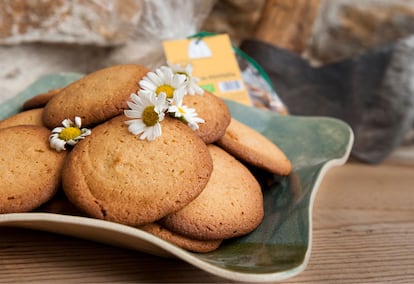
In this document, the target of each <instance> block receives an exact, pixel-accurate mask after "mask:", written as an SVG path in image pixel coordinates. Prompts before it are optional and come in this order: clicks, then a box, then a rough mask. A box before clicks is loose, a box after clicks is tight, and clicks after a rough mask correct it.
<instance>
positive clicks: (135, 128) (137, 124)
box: [128, 120, 146, 135]
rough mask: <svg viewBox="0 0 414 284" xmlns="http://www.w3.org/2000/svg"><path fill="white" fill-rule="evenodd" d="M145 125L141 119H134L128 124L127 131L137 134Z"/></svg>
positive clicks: (142, 130)
mask: <svg viewBox="0 0 414 284" xmlns="http://www.w3.org/2000/svg"><path fill="white" fill-rule="evenodd" d="M145 127H146V125H145V124H144V123H143V122H142V120H136V121H134V122H133V123H131V124H130V125H129V126H128V131H129V132H131V133H132V134H134V135H138V134H140V133H142V132H144V130H145Z"/></svg>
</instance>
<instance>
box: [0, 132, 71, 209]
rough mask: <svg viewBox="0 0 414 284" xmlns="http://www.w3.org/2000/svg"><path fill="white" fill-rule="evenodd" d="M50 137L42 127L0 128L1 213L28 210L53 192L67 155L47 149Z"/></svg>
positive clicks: (58, 182) (50, 196)
mask: <svg viewBox="0 0 414 284" xmlns="http://www.w3.org/2000/svg"><path fill="white" fill-rule="evenodd" d="M49 135H50V131H49V130H48V129H47V128H45V127H41V126H32V125H20V126H13V127H8V128H3V129H0V149H1V156H0V181H1V182H0V213H15V212H27V211H31V210H33V209H34V208H36V207H38V206H40V205H41V204H43V203H45V202H46V201H48V200H49V199H50V198H52V196H53V195H54V194H55V193H56V191H57V189H58V187H59V185H60V177H61V169H62V165H63V162H64V159H65V156H66V153H65V152H62V153H58V152H56V151H54V150H52V149H50V148H49V140H48V137H49Z"/></svg>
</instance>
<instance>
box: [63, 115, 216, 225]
mask: <svg viewBox="0 0 414 284" xmlns="http://www.w3.org/2000/svg"><path fill="white" fill-rule="evenodd" d="M126 120H128V119H127V117H125V116H124V115H120V116H117V117H115V118H113V119H111V120H109V121H107V122H105V123H103V124H100V125H99V126H96V127H95V128H94V129H93V130H92V134H91V135H90V136H88V137H86V138H85V139H84V140H82V141H80V142H79V143H78V144H77V145H76V146H75V147H74V148H73V150H72V151H71V153H70V154H69V155H68V158H67V162H66V163H65V170H64V172H63V189H64V191H65V193H66V195H67V196H68V199H69V201H70V202H72V203H73V204H75V205H76V206H77V207H79V208H80V209H81V210H83V211H85V212H86V213H87V214H88V215H89V216H91V217H94V218H99V219H105V220H109V221H113V222H118V223H123V224H126V225H131V226H138V225H142V224H145V223H150V222H153V221H156V220H158V219H160V218H162V217H164V216H165V215H167V214H169V213H171V212H174V211H177V210H179V209H181V208H182V207H184V206H185V205H187V204H188V203H189V202H190V201H192V200H193V199H194V198H196V197H197V196H198V195H199V194H200V193H201V191H202V190H203V189H204V187H205V185H206V184H207V181H208V179H209V177H210V175H211V172H212V167H213V164H212V159H211V156H210V153H209V151H208V149H207V146H206V145H205V144H204V142H203V141H202V140H201V139H200V138H199V137H198V136H197V135H196V134H195V133H194V131H193V130H191V128H189V127H188V126H187V125H186V124H184V123H183V122H181V121H179V120H177V119H173V118H169V117H166V118H165V119H164V120H163V121H162V135H161V136H160V137H158V138H157V139H155V140H153V141H148V140H141V139H139V136H135V135H133V134H131V133H130V132H129V131H128V126H127V125H126V124H125V121H126Z"/></svg>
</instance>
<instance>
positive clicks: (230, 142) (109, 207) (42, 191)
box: [0, 64, 291, 252]
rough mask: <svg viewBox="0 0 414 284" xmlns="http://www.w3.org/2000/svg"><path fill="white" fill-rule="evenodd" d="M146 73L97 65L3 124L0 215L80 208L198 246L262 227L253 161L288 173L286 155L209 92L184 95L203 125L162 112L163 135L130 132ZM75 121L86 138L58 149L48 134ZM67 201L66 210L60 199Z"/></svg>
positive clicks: (190, 246)
mask: <svg viewBox="0 0 414 284" xmlns="http://www.w3.org/2000/svg"><path fill="white" fill-rule="evenodd" d="M148 74H149V70H148V69H147V68H145V67H142V66H139V65H133V64H127V65H117V66H112V67H108V68H105V69H102V70H98V71H96V72H93V73H91V74H88V75H86V76H84V77H83V78H81V79H80V80H78V81H75V82H73V83H72V84H70V85H68V86H66V87H64V88H62V89H56V90H51V91H50V92H49V93H47V94H39V95H37V96H35V97H33V98H32V99H30V100H28V101H27V102H25V104H24V107H23V109H24V110H23V111H22V112H20V113H19V114H17V115H15V116H13V117H10V118H8V119H5V120H3V121H0V149H1V151H2V154H1V158H0V167H1V169H2V170H1V171H0V180H1V182H0V214H2V213H13V212H29V211H33V210H42V211H48V212H50V211H52V212H54V213H59V214H81V215H84V216H88V217H92V218H99V219H103V220H107V221H111V222H117V223H122V224H125V225H129V226H134V227H137V228H139V229H142V230H144V231H147V232H149V233H152V234H154V235H157V236H159V237H160V238H163V239H165V240H167V241H170V242H172V243H174V244H176V245H178V246H180V247H182V248H184V249H187V250H190V251H195V252H208V251H212V250H214V249H216V248H218V247H219V246H220V244H221V242H222V241H223V240H225V239H229V238H233V237H237V236H242V235H245V234H248V233H250V232H252V231H253V230H254V229H255V228H257V226H258V225H259V224H260V223H261V221H262V219H263V215H264V209H263V196H262V191H261V187H260V184H259V183H258V181H257V179H256V177H255V176H254V175H253V174H252V172H251V171H250V170H249V168H248V167H247V166H253V167H257V168H260V169H263V170H264V171H267V172H270V173H272V174H276V175H288V174H289V173H290V171H291V164H290V161H289V160H288V158H287V157H286V156H285V155H284V153H283V152H282V151H281V150H280V149H279V148H278V147H277V146H276V145H274V144H273V143H272V142H271V141H270V140H268V139H267V138H266V137H264V136H262V135H261V134H260V133H259V132H257V131H255V130H254V129H252V128H250V127H248V126H247V125H244V124H242V123H241V122H239V121H237V120H235V119H234V118H231V115H230V112H229V110H228V108H227V105H226V104H225V103H224V101H223V100H222V99H220V98H218V97H217V96H215V95H213V94H211V93H209V92H207V91H205V92H204V94H203V95H194V96H190V95H188V96H184V98H183V102H184V103H185V105H186V106H188V107H191V108H194V109H196V110H197V114H198V116H199V117H201V118H202V119H203V123H199V124H198V126H197V127H196V128H194V127H189V126H188V125H187V124H186V123H184V122H183V121H182V119H175V118H174V117H170V116H165V118H164V119H163V121H162V135H159V137H157V138H156V139H152V140H146V139H142V138H140V137H139V136H138V135H133V134H132V133H131V131H130V130H131V129H130V127H128V124H127V123H126V121H128V117H127V116H126V114H125V113H124V111H125V110H126V109H128V106H130V104H129V103H128V102H129V100H130V95H131V93H132V94H137V93H139V85H138V83H137V82H139V81H140V80H141V79H142V78H144V77H145V76H147V75H148ZM75 117H77V120H75V121H76V122H75V124H76V126H78V127H77V128H76V127H72V128H73V129H75V130H73V131H75V132H76V131H79V134H81V133H82V135H80V136H79V137H81V136H82V137H81V139H80V141H79V143H77V144H76V145H75V144H70V143H69V144H66V145H61V146H60V148H57V149H58V150H59V151H56V149H53V148H52V147H51V145H52V143H51V142H50V141H52V140H53V139H52V138H51V137H53V135H51V133H54V131H56V129H59V126H60V125H61V124H62V122H65V121H66V123H68V121H69V120H68V119H69V118H70V119H73V118H75ZM80 121H82V126H84V127H87V128H88V129H90V130H87V131H86V130H85V132H84V129H81V127H80ZM64 124H65V123H64ZM78 124H79V125H78ZM192 128H193V129H192ZM83 134H85V136H83ZM55 135H57V134H55ZM71 145H72V146H71ZM62 198H64V200H67V203H64V204H65V206H63V207H62V206H61V205H56V204H57V203H56V202H62ZM59 204H61V203H59ZM68 206H69V207H70V210H67V209H68V208H69V207H68ZM39 208H40V209H39Z"/></svg>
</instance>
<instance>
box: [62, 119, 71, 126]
mask: <svg viewBox="0 0 414 284" xmlns="http://www.w3.org/2000/svg"><path fill="white" fill-rule="evenodd" d="M72 124H73V122H72V120H70V119H69V118H67V119H65V120H63V121H62V125H63V126H64V128H68V127H71V126H72Z"/></svg>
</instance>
